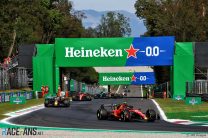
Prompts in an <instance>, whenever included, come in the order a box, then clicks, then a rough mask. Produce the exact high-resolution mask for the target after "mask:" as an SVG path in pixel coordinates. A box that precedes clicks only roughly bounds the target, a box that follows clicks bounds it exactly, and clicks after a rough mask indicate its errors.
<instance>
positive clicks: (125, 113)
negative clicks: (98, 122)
mask: <svg viewBox="0 0 208 138" xmlns="http://www.w3.org/2000/svg"><path fill="white" fill-rule="evenodd" d="M130 120H131V114H130V112H129V111H128V110H124V111H123V112H122V113H121V121H125V122H128V121H130Z"/></svg>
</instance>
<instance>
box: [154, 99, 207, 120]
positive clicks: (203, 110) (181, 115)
mask: <svg viewBox="0 0 208 138" xmlns="http://www.w3.org/2000/svg"><path fill="white" fill-rule="evenodd" d="M156 101H157V103H158V104H159V105H160V107H161V108H162V109H163V111H164V112H165V114H166V116H167V118H168V119H187V120H192V121H207V122H208V103H206V102H202V104H200V105H187V104H185V101H177V100H173V99H156Z"/></svg>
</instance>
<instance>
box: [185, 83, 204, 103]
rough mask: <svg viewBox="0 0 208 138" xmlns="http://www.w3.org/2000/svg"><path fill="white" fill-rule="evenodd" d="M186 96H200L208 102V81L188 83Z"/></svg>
mask: <svg viewBox="0 0 208 138" xmlns="http://www.w3.org/2000/svg"><path fill="white" fill-rule="evenodd" d="M186 96H200V97H201V98H202V100H204V101H207V100H208V80H195V81H193V82H186Z"/></svg>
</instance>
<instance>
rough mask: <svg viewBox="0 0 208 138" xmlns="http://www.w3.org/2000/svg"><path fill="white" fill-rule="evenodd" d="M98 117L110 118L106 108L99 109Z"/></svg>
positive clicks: (102, 118) (101, 118)
mask: <svg viewBox="0 0 208 138" xmlns="http://www.w3.org/2000/svg"><path fill="white" fill-rule="evenodd" d="M97 118H98V120H105V119H107V118H108V112H107V110H106V109H99V110H97Z"/></svg>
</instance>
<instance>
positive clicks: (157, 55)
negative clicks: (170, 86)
mask: <svg viewBox="0 0 208 138" xmlns="http://www.w3.org/2000/svg"><path fill="white" fill-rule="evenodd" d="M174 42H175V40H174V37H135V38H56V40H55V56H56V58H55V59H56V65H57V66H59V67H104V66H164V65H173V53H174Z"/></svg>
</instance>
